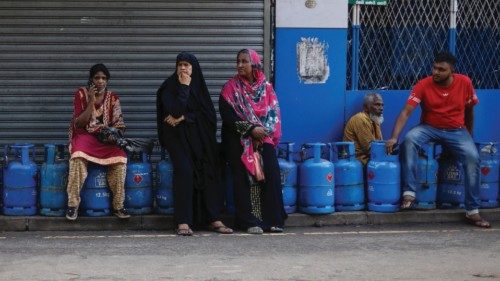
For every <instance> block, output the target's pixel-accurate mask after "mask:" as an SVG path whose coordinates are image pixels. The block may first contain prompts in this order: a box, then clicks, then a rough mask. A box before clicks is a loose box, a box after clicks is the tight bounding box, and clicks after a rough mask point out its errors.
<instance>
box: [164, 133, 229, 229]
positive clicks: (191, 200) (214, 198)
mask: <svg viewBox="0 0 500 281" xmlns="http://www.w3.org/2000/svg"><path fill="white" fill-rule="evenodd" d="M185 147H186V146H184V145H182V143H181V142H180V141H176V140H175V139H173V140H169V141H168V144H167V147H166V148H167V151H168V154H169V156H170V159H171V161H172V164H173V167H174V175H173V193H174V221H175V224H182V223H186V224H189V225H190V226H192V225H193V220H194V219H193V213H196V221H197V222H201V221H203V223H205V222H206V221H207V222H208V223H210V222H213V221H216V220H220V217H219V214H220V209H221V201H222V196H223V193H222V191H220V192H219V191H218V188H219V186H218V185H217V184H210V185H208V184H205V185H204V186H202V187H199V189H195V187H194V185H195V183H194V171H193V169H194V167H193V161H192V159H191V154H190V152H189V151H186V149H185ZM195 193H196V194H195ZM195 200H196V202H195ZM205 220H206V221H205Z"/></svg>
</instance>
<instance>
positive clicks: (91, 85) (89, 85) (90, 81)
mask: <svg viewBox="0 0 500 281" xmlns="http://www.w3.org/2000/svg"><path fill="white" fill-rule="evenodd" d="M92 87H95V84H94V82H92V80H89V81H88V82H87V89H89V90H90V88H92Z"/></svg>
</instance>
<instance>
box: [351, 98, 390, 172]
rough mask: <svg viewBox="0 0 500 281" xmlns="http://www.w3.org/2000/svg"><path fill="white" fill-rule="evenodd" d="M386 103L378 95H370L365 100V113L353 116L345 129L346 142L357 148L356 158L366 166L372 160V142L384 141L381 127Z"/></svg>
mask: <svg viewBox="0 0 500 281" xmlns="http://www.w3.org/2000/svg"><path fill="white" fill-rule="evenodd" d="M383 112H384V101H383V100H382V96H381V95H380V94H377V93H368V94H366V95H365V97H364V98H363V111H361V112H359V113H357V114H355V115H354V116H352V117H351V118H350V119H349V121H347V124H346V126H345V129H344V141H352V142H354V145H355V146H356V158H357V159H358V160H359V161H361V163H363V165H366V164H367V163H368V161H369V160H370V142H371V141H373V140H382V139H383V138H382V131H381V130H380V125H381V124H382V122H383V121H384V116H383Z"/></svg>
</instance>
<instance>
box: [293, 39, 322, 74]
mask: <svg viewBox="0 0 500 281" xmlns="http://www.w3.org/2000/svg"><path fill="white" fill-rule="evenodd" d="M327 50H328V44H327V43H326V42H321V41H320V40H319V39H318V38H315V37H309V38H301V40H300V41H299V42H298V43H297V72H298V75H299V79H300V81H301V82H303V83H305V84H316V83H325V82H326V80H327V79H328V76H329V75H330V68H329V66H328V58H327V55H326V53H327Z"/></svg>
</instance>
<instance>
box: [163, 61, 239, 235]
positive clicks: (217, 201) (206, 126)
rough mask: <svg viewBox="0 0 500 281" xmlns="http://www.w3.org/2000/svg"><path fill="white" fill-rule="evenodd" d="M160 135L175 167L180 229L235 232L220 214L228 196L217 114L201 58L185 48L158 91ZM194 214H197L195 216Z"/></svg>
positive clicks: (180, 231) (183, 231)
mask: <svg viewBox="0 0 500 281" xmlns="http://www.w3.org/2000/svg"><path fill="white" fill-rule="evenodd" d="M156 106H157V127H158V138H159V140H160V144H161V146H162V147H164V148H166V150H167V151H168V153H169V155H170V159H171V160H172V164H173V166H174V175H173V190H174V220H175V224H176V233H177V234H178V235H183V236H191V235H192V234H193V231H192V230H191V227H192V226H193V222H194V221H196V222H200V221H201V220H204V219H206V223H208V228H209V229H210V230H213V231H215V232H218V233H223V234H229V233H232V232H233V230H232V229H230V228H228V227H226V226H225V225H224V224H223V223H222V221H221V220H220V217H219V212H220V210H221V205H222V200H223V190H222V185H221V184H220V177H219V169H218V163H219V161H218V152H217V142H216V130H217V126H216V122H217V119H216V114H215V109H214V105H213V103H212V100H211V99H210V94H209V92H208V89H207V85H206V83H205V79H204V78H203V73H202V71H201V68H200V65H199V63H198V60H197V59H196V57H195V56H194V55H192V54H190V53H186V52H182V53H180V54H179V55H178V56H177V61H176V70H175V72H174V73H173V74H172V75H171V76H170V77H169V78H168V79H166V80H165V82H163V84H162V85H161V86H160V88H159V89H158V91H157V94H156ZM193 212H194V214H193Z"/></svg>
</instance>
